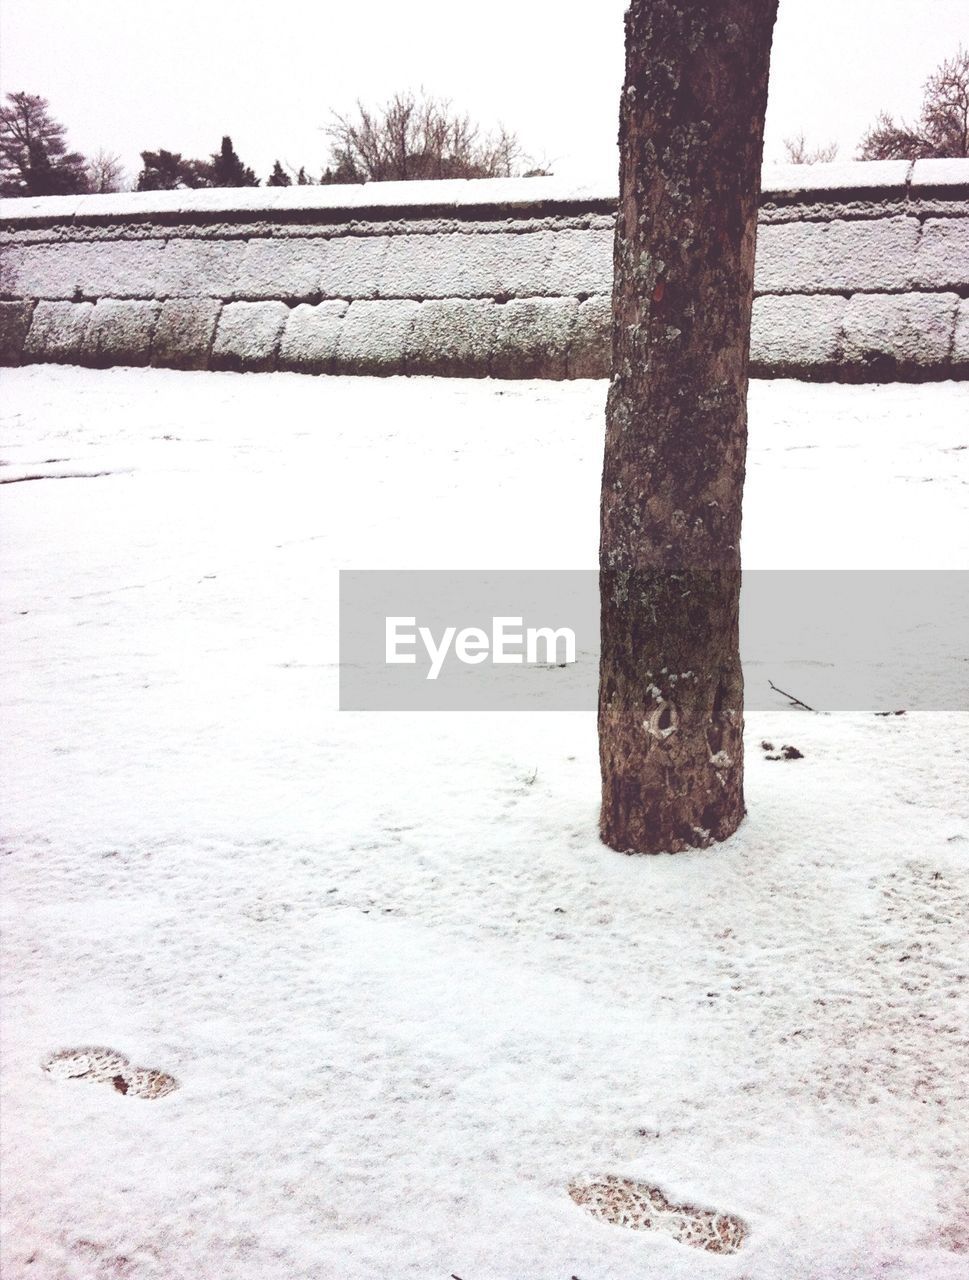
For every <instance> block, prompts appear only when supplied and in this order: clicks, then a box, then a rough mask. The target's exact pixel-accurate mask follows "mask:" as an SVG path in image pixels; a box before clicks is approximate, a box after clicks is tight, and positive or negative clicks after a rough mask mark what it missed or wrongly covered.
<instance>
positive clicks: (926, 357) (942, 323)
mask: <svg viewBox="0 0 969 1280" xmlns="http://www.w3.org/2000/svg"><path fill="white" fill-rule="evenodd" d="M958 305H959V296H958V294H955V293H902V294H895V295H887V296H886V295H883V296H879V295H877V294H856V295H855V296H854V297H853V298H851V299H850V300H849V302H848V305H847V307H846V308H845V313H844V358H845V360H846V361H847V362H848V363H849V364H860V365H871V366H873V367H874V369H875V370H876V371H877V370H879V369H882V368H884V369H885V371H886V372H890V371H891V370H892V369H894V368H895V367H896V366H901V367H903V368H904V367H906V366H913V367H915V366H917V367H920V368H931V367H932V366H933V365H943V364H945V363H946V362H947V361H948V359H949V353H950V350H951V347H952V337H953V330H954V326H955V318H956V308H957V307H958Z"/></svg>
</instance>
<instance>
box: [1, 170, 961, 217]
mask: <svg viewBox="0 0 969 1280" xmlns="http://www.w3.org/2000/svg"><path fill="white" fill-rule="evenodd" d="M914 172H915V177H916V181H917V183H920V184H921V185H924V186H932V187H937V186H952V185H956V186H958V185H961V184H963V183H965V182H966V181H967V178H966V172H967V168H966V162H965V161H960V160H919V161H917V162H916V168H915V171H914ZM911 175H912V164H911V162H910V161H908V160H868V161H858V160H836V161H832V162H831V163H829V164H813V165H804V164H765V165H764V167H763V172H762V176H761V182H762V187H763V191H764V195H765V196H770V195H773V194H778V193H784V192H787V193H795V192H815V191H816V192H822V191H832V192H836V191H857V190H868V189H872V188H882V187H884V188H893V187H897V188H901V187H904V186H905V183H906V181H907V179H908V178H909V177H911ZM618 191H619V186H618V177H617V176H615V175H607V174H599V175H595V176H594V177H591V178H588V179H581V178H577V177H574V176H569V175H565V176H562V177H557V176H553V177H549V178H473V179H469V178H451V179H445V180H437V179H435V180H429V181H423V182H366V183H363V182H357V183H338V184H334V185H332V186H323V187H317V186H306V187H298V186H292V187H215V188H201V189H200V190H198V191H122V192H118V193H116V194H111V195H94V196H32V197H31V196H21V197H14V198H8V199H6V200H4V201H2V202H0V222H14V221H17V220H19V219H22V218H71V217H78V218H104V217H111V218H120V217H125V216H127V215H146V214H152V213H165V214H179V213H185V214H198V213H238V212H252V213H258V212H265V213H277V212H281V211H284V210H306V211H307V212H311V211H313V210H322V209H360V210H365V209H373V210H377V209H394V208H410V207H418V206H420V205H434V206H440V205H449V206H453V207H454V208H461V207H462V206H475V205H482V204H492V203H494V204H500V205H505V204H512V205H527V204H531V203H533V202H538V201H541V202H549V203H553V204H554V203H573V202H576V201H579V202H581V201H585V200H615V199H616V198H617V196H618Z"/></svg>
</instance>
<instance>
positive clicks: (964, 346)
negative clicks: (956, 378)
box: [952, 298, 969, 376]
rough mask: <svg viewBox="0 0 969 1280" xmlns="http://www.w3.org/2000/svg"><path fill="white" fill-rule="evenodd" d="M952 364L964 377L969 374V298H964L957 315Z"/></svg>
mask: <svg viewBox="0 0 969 1280" xmlns="http://www.w3.org/2000/svg"><path fill="white" fill-rule="evenodd" d="M952 364H953V366H954V367H955V368H957V369H958V370H959V372H960V373H961V374H963V376H965V375H966V374H969V298H963V299H962V300H961V301H960V303H959V310H958V312H957V314H956V328H955V334H954V335H953V340H952Z"/></svg>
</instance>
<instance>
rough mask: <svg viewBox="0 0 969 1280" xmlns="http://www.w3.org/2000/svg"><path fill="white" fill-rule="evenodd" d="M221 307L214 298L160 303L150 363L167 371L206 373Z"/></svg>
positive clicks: (179, 299) (174, 299) (173, 299)
mask: <svg viewBox="0 0 969 1280" xmlns="http://www.w3.org/2000/svg"><path fill="white" fill-rule="evenodd" d="M221 311H222V303H221V302H219V301H218V299H216V298H170V299H169V300H168V301H167V302H163V303H162V306H161V314H160V315H159V317H158V324H157V326H156V328H155V340H154V342H153V343H152V348H151V362H152V364H153V365H158V366H160V367H162V368H166V369H207V368H208V364H209V352H210V351H211V349H212V340H213V338H214V336H215V326H216V325H217V324H218V320H219V314H220V313H221Z"/></svg>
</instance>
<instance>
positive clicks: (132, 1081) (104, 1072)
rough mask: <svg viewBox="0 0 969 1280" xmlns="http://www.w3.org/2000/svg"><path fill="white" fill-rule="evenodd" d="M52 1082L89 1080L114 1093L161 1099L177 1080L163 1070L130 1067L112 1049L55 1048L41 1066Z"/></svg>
mask: <svg viewBox="0 0 969 1280" xmlns="http://www.w3.org/2000/svg"><path fill="white" fill-rule="evenodd" d="M41 1066H42V1067H43V1069H44V1070H45V1071H46V1072H47V1074H48V1075H51V1076H53V1077H54V1079H55V1080H90V1081H92V1082H93V1083H95V1084H109V1085H111V1086H112V1088H114V1089H117V1091H118V1093H124V1094H130V1095H131V1096H132V1097H134V1098H149V1099H150V1098H163V1097H164V1096H165V1094H166V1093H173V1092H174V1091H175V1090H176V1089H177V1088H178V1081H177V1080H176V1079H175V1077H174V1076H170V1075H168V1073H167V1072H165V1071H155V1070H153V1069H152V1068H151V1067H133V1066H132V1065H131V1062H130V1061H129V1059H128V1058H126V1057H125V1056H124V1054H123V1053H118V1052H117V1051H116V1050H114V1049H104V1048H90V1049H59V1050H58V1051H57V1053H52V1054H50V1056H49V1057H47V1058H45V1059H44V1061H43V1062H42V1063H41Z"/></svg>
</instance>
